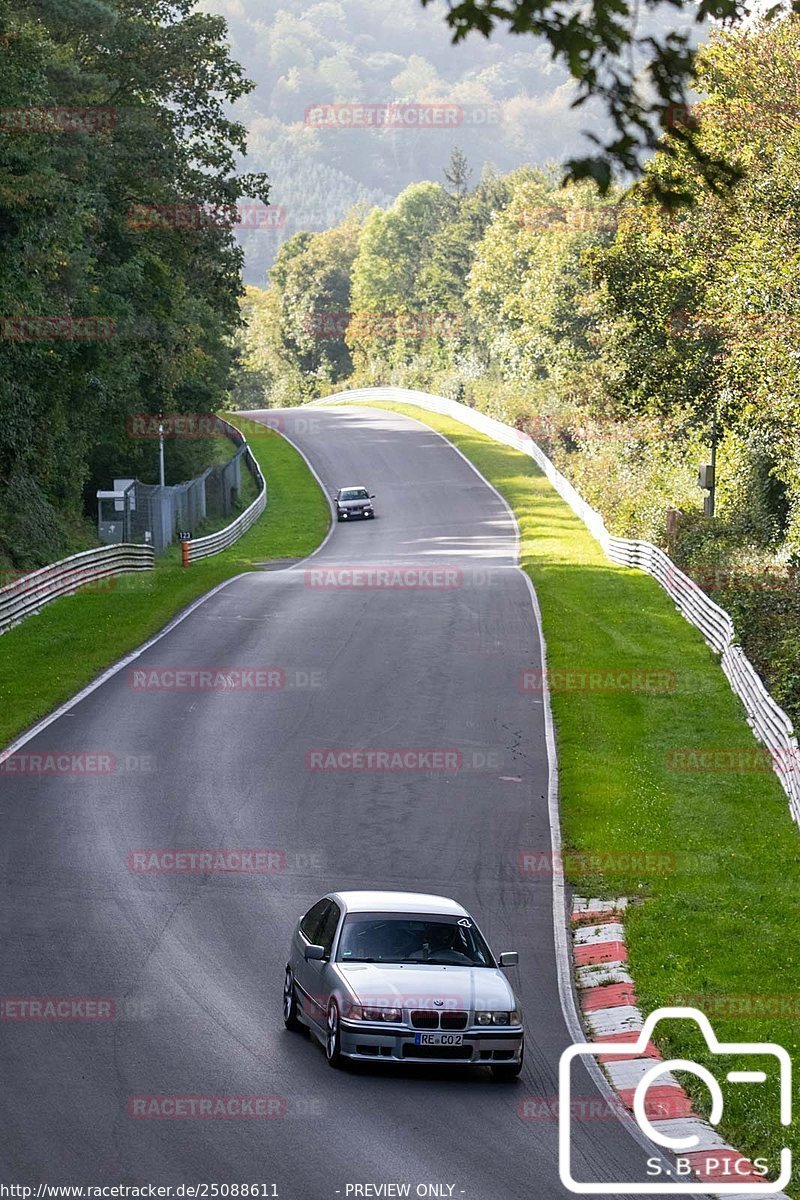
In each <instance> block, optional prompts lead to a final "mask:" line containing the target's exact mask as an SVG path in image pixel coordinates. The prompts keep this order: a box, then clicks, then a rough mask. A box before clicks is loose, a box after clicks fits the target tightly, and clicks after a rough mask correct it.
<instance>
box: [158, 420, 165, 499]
mask: <svg viewBox="0 0 800 1200" xmlns="http://www.w3.org/2000/svg"><path fill="white" fill-rule="evenodd" d="M158 478H159V482H160V484H161V486H162V487H164V486H165V485H164V420H163V416H162V414H161V413H159V414H158Z"/></svg>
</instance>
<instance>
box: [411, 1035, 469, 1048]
mask: <svg viewBox="0 0 800 1200" xmlns="http://www.w3.org/2000/svg"><path fill="white" fill-rule="evenodd" d="M414 1045H415V1046H463V1045H464V1035H463V1033H417V1034H415V1035H414Z"/></svg>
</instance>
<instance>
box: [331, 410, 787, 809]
mask: <svg viewBox="0 0 800 1200" xmlns="http://www.w3.org/2000/svg"><path fill="white" fill-rule="evenodd" d="M358 400H360V401H365V402H369V401H370V400H372V401H381V400H386V401H391V400H394V401H395V402H397V401H399V402H401V403H404V404H412V405H416V406H417V407H418V408H424V409H427V410H428V411H430V412H437V413H441V414H442V415H444V416H448V417H452V418H453V419H454V420H456V421H460V422H461V423H462V424H464V425H468V426H470V427H471V428H472V429H476V430H478V432H480V433H485V434H486V435H487V436H488V437H490V438H492V439H493V440H494V441H496V442H501V443H503V445H506V446H513V447H515V448H516V449H517V450H521V451H522V452H523V453H525V454H528V455H530V457H531V458H532V459H533V460H534V462H535V463H536V465H537V466H538V467H539V468H540V470H541V471H542V472H543V473H544V474H545V475H546V476H547V478H548V479H549V481H550V483H551V484H552V485H553V487H554V488H555V490H556V491H557V492H558V494H559V496H561V498H562V500H564V501H566V503H567V504H568V505H569V506H570V508H571V509H572V511H573V512H574V513H576V515H577V516H579V517H580V518H581V520H582V521H583V522H584V524H585V525H586V527H587V529H588V530H589V532H590V533H591V534H592V536H593V537H594V538H596V540H597V541H598V542H599V543H600V545H601V546H602V548H603V550H604V551H605V553H606V555H607V556H608V557H609V558H610V559H611V560H612V562H615V563H618V564H620V565H621V566H627V567H639V568H640V569H641V570H642V571H646V572H647V573H648V574H649V575H652V576H653V577H654V578H655V579H657V580H658V582H659V583H660V584H661V586H662V587H663V588H664V590H665V591H666V592H667V593H668V595H669V596H670V597H671V599H672V600H673V601H674V603H675V607H676V608H677V609H678V611H679V612H680V613H682V615H683V616H684V617H685V618H686V620H687V621H689V622H691V624H692V625H694V626H695V628H697V629H699V630H700V632H701V634H702V635H703V637H704V638H705V640H706V641H707V642H708V644H709V645H710V646H711V647H712V648H713V649H714V650H716V651H717V653H718V654H720V655H721V666H722V669H723V671H724V672H725V675H726V677H727V679H728V682H729V683H730V685H731V688H732V690H733V691H734V693H735V694H736V695H737V696H738V697H739V699H740V700H741V701H742V703H743V704H744V707H745V711H746V713H747V718H748V723H749V724H750V726H751V728H752V730H753V732H754V733H755V735H756V737H757V738H758V739H759V741H761V742H762V743H763V744H764V746H766V747H767V749H768V751H769V754H770V759H771V761H772V766H773V769H774V771H775V773H776V775H777V776H778V778H779V779H780V781H781V784H782V785H783V789H784V791H785V792H786V795H787V796H788V798H789V808H790V810H791V813H792V817H793V818H794V820H795V821H796V822H797V823H798V825H800V752H799V751H798V744H797V739H796V737H795V735H794V730H793V727H792V722H791V721H790V719H789V717H788V716H787V714H786V713H785V712H784V711H783V709H782V708H781V707H780V706H779V705H778V704H777V703H776V702H775V700H773V698H772V696H770V694H769V692H768V691H767V689H766V688H765V686H764V684H763V682H762V680H761V678H760V676H759V675H758V673H757V672H756V670H755V668H754V667H753V665H752V663H751V662H750V661H749V660H748V658H747V656H746V655H745V653H744V651H743V650H742V648H741V646H738V645H736V644H735V643H734V637H735V633H734V628H733V621H732V620H731V617H730V615H729V614H728V613H727V612H725V610H724V608H720V606H719V605H718V604H715V603H714V601H713V600H711V599H710V597H709V596H707V595H706V593H705V592H704V591H703V590H702V588H700V587H698V585H697V584H696V583H695V582H694V580H692V579H690V578H689V577H688V575H685V574H684V572H683V571H681V570H680V569H679V568H678V567H676V566H675V564H674V563H673V562H672V560H671V558H670V557H669V556H668V555H667V554H665V553H664V551H663V550H661V549H659V547H658V546H654V545H653V544H652V543H651V542H644V541H639V540H638V539H636V538H620V537H615V536H614V535H613V534H610V533H609V532H608V530H607V529H606V527H605V523H604V521H603V518H602V516H601V515H600V513H599V512H597V511H596V510H595V509H593V508H591V507H590V506H589V505H588V504H587V503H586V501H585V500H584V499H583V497H582V496H580V495H579V494H578V492H576V490H575V488H574V487H573V486H572V484H571V483H570V482H569V480H568V479H565V477H564V476H563V475H562V474H561V472H560V471H559V470H558V469H557V468H556V467H555V466H554V465H553V463H552V462H551V461H550V459H549V458H548V457H547V455H546V454H545V453H544V451H543V450H542V449H541V447H540V446H537V444H536V443H535V442H534V441H533V439H532V438H531V437H530V436H529V435H528V434H526V433H523V432H521V431H520V430H519V429H514V428H513V427H512V426H510V425H504V424H503V423H502V422H501V421H496V420H495V419H494V418H493V417H488V416H487V415H486V414H485V413H481V412H478V411H477V410H476V409H473V408H469V407H468V406H467V405H466V404H459V403H458V401H456V400H448V399H446V397H444V396H432V395H428V393H427V392H418V391H411V390H408V389H405V388H362V389H358V390H353V391H350V392H338V393H336V394H334V395H332V396H326V397H325V398H324V400H317V401H314V403H315V404H327V403H342V402H344V401H358Z"/></svg>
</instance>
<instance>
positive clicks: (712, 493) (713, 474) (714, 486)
mask: <svg viewBox="0 0 800 1200" xmlns="http://www.w3.org/2000/svg"><path fill="white" fill-rule="evenodd" d="M716 495H717V397H716V396H715V397H714V413H713V416H712V417H711V489H710V491H709V494H708V498H709V500H710V501H711V503H710V505H709V507H710V509H711V512H710V513H709V516H712V517H713V515H714V501H715V499H716Z"/></svg>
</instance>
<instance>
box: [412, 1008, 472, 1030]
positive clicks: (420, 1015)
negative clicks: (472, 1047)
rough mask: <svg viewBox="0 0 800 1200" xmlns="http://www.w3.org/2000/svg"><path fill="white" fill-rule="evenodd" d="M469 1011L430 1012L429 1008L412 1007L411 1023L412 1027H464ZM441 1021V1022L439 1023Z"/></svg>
mask: <svg viewBox="0 0 800 1200" xmlns="http://www.w3.org/2000/svg"><path fill="white" fill-rule="evenodd" d="M468 1020H469V1013H465V1012H443V1013H438V1012H432V1011H431V1009H429V1008H421V1009H414V1010H413V1011H412V1013H411V1025H412V1028H414V1029H466V1028H467V1022H468ZM440 1021H441V1024H440Z"/></svg>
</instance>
